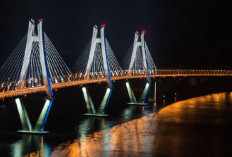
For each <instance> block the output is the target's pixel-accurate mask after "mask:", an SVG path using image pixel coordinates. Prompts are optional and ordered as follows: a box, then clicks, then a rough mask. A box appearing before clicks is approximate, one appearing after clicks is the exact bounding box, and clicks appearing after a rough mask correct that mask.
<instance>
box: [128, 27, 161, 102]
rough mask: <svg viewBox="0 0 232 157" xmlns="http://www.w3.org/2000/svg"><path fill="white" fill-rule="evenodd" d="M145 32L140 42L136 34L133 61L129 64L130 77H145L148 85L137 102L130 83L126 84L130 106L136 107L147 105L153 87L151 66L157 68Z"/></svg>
mask: <svg viewBox="0 0 232 157" xmlns="http://www.w3.org/2000/svg"><path fill="white" fill-rule="evenodd" d="M144 35H145V31H142V32H141V34H140V40H139V33H138V32H135V37H134V43H133V49H132V54H131V61H130V64H129V69H128V75H129V76H132V75H143V77H145V78H146V80H147V81H146V85H145V88H144V90H143V92H142V94H141V96H140V98H139V100H138V101H137V100H136V98H135V95H134V92H133V90H132V88H131V86H130V82H129V81H127V82H126V88H127V91H128V95H129V98H130V102H129V103H128V104H134V105H147V103H145V101H146V98H147V94H148V91H149V88H150V86H151V77H150V66H152V67H151V68H155V69H156V67H155V65H154V62H153V60H152V58H151V56H150V52H149V50H148V48H147V45H146V42H145V40H144Z"/></svg>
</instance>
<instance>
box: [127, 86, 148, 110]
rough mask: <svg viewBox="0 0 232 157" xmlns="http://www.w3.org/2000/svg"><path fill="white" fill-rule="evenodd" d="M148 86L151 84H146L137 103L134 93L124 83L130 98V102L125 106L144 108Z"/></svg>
mask: <svg viewBox="0 0 232 157" xmlns="http://www.w3.org/2000/svg"><path fill="white" fill-rule="evenodd" d="M150 85H151V83H149V82H147V83H146V85H145V88H144V90H143V93H142V94H141V96H140V98H139V101H137V100H136V98H135V95H134V92H133V90H132V89H131V87H130V83H129V82H126V88H127V92H128V95H129V98H130V102H129V103H127V104H132V105H141V106H146V105H147V103H145V101H146V98H147V94H148V91H149V88H150Z"/></svg>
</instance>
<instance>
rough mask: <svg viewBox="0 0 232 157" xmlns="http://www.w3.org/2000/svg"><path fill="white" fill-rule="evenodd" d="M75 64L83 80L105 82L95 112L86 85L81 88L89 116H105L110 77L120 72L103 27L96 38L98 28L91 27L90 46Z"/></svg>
mask: <svg viewBox="0 0 232 157" xmlns="http://www.w3.org/2000/svg"><path fill="white" fill-rule="evenodd" d="M76 63H77V65H76V66H77V74H83V75H84V76H83V80H84V81H87V82H90V83H94V81H96V80H97V81H98V82H99V81H100V82H106V83H107V88H106V92H105V95H104V97H103V100H102V101H101V104H100V106H99V108H98V109H97V110H95V107H94V104H93V102H92V99H91V96H90V94H89V91H88V88H87V86H86V85H84V86H83V87H82V91H83V95H84V99H85V103H86V107H87V110H88V113H86V114H85V115H91V116H107V115H106V114H105V111H106V108H107V106H108V103H109V99H110V96H111V93H112V90H113V83H112V80H111V75H114V73H115V72H117V71H118V70H121V68H120V66H119V64H118V62H117V60H116V58H115V56H114V53H113V51H112V49H111V48H110V45H109V43H108V41H107V39H106V38H105V25H102V26H101V29H100V35H99V37H98V27H97V26H94V27H93V34H92V39H91V41H90V44H88V46H87V47H86V49H85V50H84V52H83V53H82V55H81V57H80V58H79V60H78V61H77V62H76Z"/></svg>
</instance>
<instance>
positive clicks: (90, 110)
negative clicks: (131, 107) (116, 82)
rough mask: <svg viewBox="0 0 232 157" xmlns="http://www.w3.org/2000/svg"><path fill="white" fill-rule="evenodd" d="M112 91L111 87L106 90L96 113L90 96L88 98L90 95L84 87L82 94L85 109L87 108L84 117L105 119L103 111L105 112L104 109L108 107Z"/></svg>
mask: <svg viewBox="0 0 232 157" xmlns="http://www.w3.org/2000/svg"><path fill="white" fill-rule="evenodd" d="M112 90H113V87H111V88H110V87H108V88H107V89H106V93H105V95H104V97H103V99H102V102H101V104H100V106H99V108H98V110H97V112H96V110H95V107H94V104H93V101H92V99H91V96H90V94H89V92H88V89H87V88H86V87H83V88H82V92H83V95H84V99H85V103H86V107H87V110H88V113H86V114H85V115H86V116H96V117H106V116H108V114H105V110H106V108H107V106H108V103H109V100H110V96H111V93H112Z"/></svg>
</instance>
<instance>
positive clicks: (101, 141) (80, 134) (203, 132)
mask: <svg viewBox="0 0 232 157" xmlns="http://www.w3.org/2000/svg"><path fill="white" fill-rule="evenodd" d="M231 101H232V93H220V94H212V95H206V96H201V97H197V98H192V99H188V100H184V101H179V102H176V103H174V104H172V105H169V106H166V107H164V108H162V109H161V110H160V111H159V112H158V114H157V113H156V112H154V110H155V108H149V107H141V106H140V107H137V106H129V107H127V108H125V110H124V111H123V112H122V115H121V116H122V117H123V119H124V120H125V119H127V120H130V118H132V117H135V115H144V116H143V117H141V118H140V117H139V118H137V119H133V120H130V121H126V122H124V123H122V121H120V123H117V124H115V123H116V121H117V117H113V119H110V118H106V119H105V118H96V117H87V118H85V119H84V120H83V121H81V122H80V124H79V125H78V126H77V127H76V132H77V135H76V136H75V137H73V138H72V140H64V141H65V142H57V143H55V144H53V146H52V147H53V148H51V147H50V146H49V145H48V144H47V143H46V142H45V141H44V138H43V136H33V135H22V139H21V140H19V141H17V142H16V143H14V144H13V145H12V154H13V155H12V156H45V157H46V156H52V157H65V156H69V157H79V156H81V157H85V156H154V155H158V156H178V157H179V156H185V157H186V156H215V154H217V156H226V154H227V153H228V152H230V147H231V145H232V140H231V131H232V127H231V126H232V102H231ZM155 105H156V104H154V105H153V106H155ZM160 105H162V102H161V103H160ZM149 112H153V113H150V114H149ZM49 136H50V135H49ZM51 139H52V138H51ZM212 148H217V149H212ZM208 150H211V151H208Z"/></svg>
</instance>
